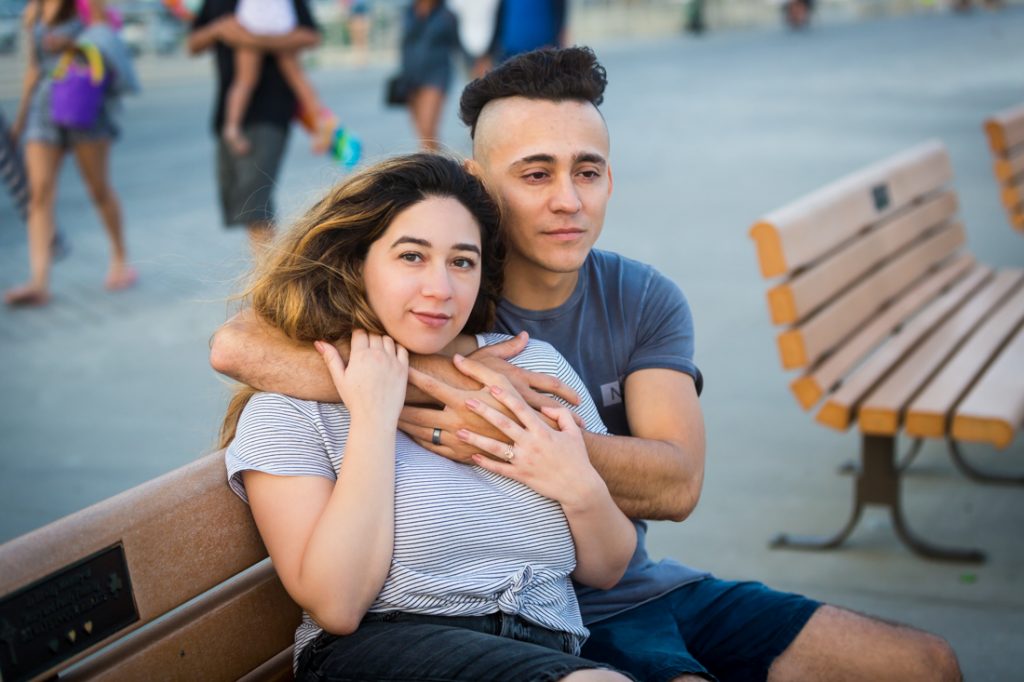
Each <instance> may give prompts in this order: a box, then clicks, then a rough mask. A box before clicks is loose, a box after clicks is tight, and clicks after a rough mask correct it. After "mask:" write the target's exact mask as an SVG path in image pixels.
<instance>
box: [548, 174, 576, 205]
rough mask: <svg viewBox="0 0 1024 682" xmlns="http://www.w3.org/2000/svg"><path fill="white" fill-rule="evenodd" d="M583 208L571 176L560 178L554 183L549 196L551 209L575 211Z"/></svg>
mask: <svg viewBox="0 0 1024 682" xmlns="http://www.w3.org/2000/svg"><path fill="white" fill-rule="evenodd" d="M582 208H583V202H582V201H580V194H579V190H578V188H577V187H576V183H574V182H573V181H572V177H571V176H567V177H564V178H560V179H559V180H558V181H557V182H556V183H555V188H554V194H553V195H552V197H551V210H552V211H554V212H555V213H577V212H579V211H580V209H582Z"/></svg>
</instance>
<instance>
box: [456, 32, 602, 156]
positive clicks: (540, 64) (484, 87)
mask: <svg viewBox="0 0 1024 682" xmlns="http://www.w3.org/2000/svg"><path fill="white" fill-rule="evenodd" d="M607 85H608V75H607V73H606V72H605V70H604V67H603V66H601V63H600V62H598V61H597V55H595V54H594V51H593V50H591V49H590V48H589V47H567V48H563V49H553V48H550V47H548V48H543V49H540V50H534V51H533V52H527V53H525V54H521V55H517V56H515V57H513V58H512V59H510V60H508V61H507V62H504V63H503V64H500V65H499V66H498V67H496V68H495V69H494V70H493V71H491V72H490V73H488V74H486V75H484V76H482V77H480V78H477V79H476V80H475V81H473V82H472V83H470V84H469V85H467V86H466V89H465V90H463V91H462V99H461V100H460V101H459V118H460V119H461V120H462V122H463V123H465V124H466V125H468V126H469V136H470V137H471V138H472V137H474V136H475V135H476V123H477V120H478V119H479V118H480V112H481V111H482V110H483V108H484V107H485V106H486V105H487V103H488V102H491V101H493V100H496V99H503V98H505V97H526V98H528V99H541V100H548V101H551V102H563V101H566V100H569V101H578V102H590V103H591V104H593V105H594V106H595V107H596V106H600V104H601V102H603V101H604V89H605V86H607Z"/></svg>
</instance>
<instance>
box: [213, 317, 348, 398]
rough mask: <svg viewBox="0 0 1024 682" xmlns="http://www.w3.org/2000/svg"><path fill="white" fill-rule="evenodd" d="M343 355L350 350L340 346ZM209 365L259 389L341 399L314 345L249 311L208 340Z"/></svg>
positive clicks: (297, 395)
mask: <svg viewBox="0 0 1024 682" xmlns="http://www.w3.org/2000/svg"><path fill="white" fill-rule="evenodd" d="M338 350H339V352H341V355H342V358H345V359H347V358H348V349H347V348H344V349H343V348H339V349H338ZM210 366H211V367H213V368H214V369H215V370H217V371H218V372H220V373H221V374H224V375H227V376H229V377H231V378H232V379H235V380H236V381H240V382H242V383H243V384H248V385H249V386H252V387H253V388H256V389H259V390H261V391H270V392H274V393H284V394H286V395H290V396H292V397H293V398H299V399H301V400H317V401H320V402H324V403H337V402H340V401H341V398H339V397H338V391H337V389H336V388H335V387H334V381H333V380H332V379H331V374H330V372H328V371H327V366H326V365H324V361H323V358H322V357H321V356H320V354H319V353H317V352H316V349H315V348H313V344H311V343H300V342H298V341H295V340H293V339H291V338H289V337H288V336H286V335H285V334H284V332H282V331H281V330H280V329H278V328H277V327H274V326H272V325H269V324H267V323H266V322H264V321H263V320H261V319H260V318H259V317H258V316H257V315H256V314H255V313H254V312H253V311H252V310H249V309H246V310H243V311H241V312H240V313H238V314H237V315H235V316H234V317H232V318H231V319H230V320H228V321H227V322H225V323H224V325H223V326H221V328H220V329H218V330H217V331H216V332H214V335H213V338H212V339H210Z"/></svg>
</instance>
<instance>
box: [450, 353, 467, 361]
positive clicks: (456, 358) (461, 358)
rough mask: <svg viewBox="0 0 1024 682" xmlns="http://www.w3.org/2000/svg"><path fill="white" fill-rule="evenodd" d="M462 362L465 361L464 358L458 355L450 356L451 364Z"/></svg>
mask: <svg viewBox="0 0 1024 682" xmlns="http://www.w3.org/2000/svg"><path fill="white" fill-rule="evenodd" d="M463 360H465V358H464V357H462V356H461V355H459V354H458V353H456V354H455V355H453V356H452V361H453V362H462V361H463Z"/></svg>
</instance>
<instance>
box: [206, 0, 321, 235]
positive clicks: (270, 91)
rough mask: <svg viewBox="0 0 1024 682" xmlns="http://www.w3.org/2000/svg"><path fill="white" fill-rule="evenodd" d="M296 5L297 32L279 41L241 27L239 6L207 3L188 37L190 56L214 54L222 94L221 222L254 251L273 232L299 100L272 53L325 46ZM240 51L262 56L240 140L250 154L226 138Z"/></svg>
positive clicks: (216, 128) (217, 110)
mask: <svg viewBox="0 0 1024 682" xmlns="http://www.w3.org/2000/svg"><path fill="white" fill-rule="evenodd" d="M291 1H292V2H293V3H294V9H295V19H296V25H295V28H293V29H292V30H290V31H288V32H286V33H281V34H278V35H258V36H257V35H254V34H252V33H250V32H249V31H247V30H246V29H245V28H243V27H242V26H241V24H239V23H238V20H237V19H236V17H235V10H236V8H237V5H238V1H237V0H205V2H203V4H202V6H201V7H200V8H199V11H198V12H197V13H196V17H195V20H194V21H193V24H192V31H191V33H190V34H189V39H188V46H189V51H190V52H191V53H192V54H199V53H201V52H204V51H206V50H208V49H210V48H214V50H215V60H216V69H217V93H216V99H215V100H214V111H213V121H212V129H213V134H214V136H215V139H216V140H217V152H216V159H217V160H216V170H217V172H216V175H217V186H218V190H219V196H220V207H221V216H222V218H223V221H224V225H225V226H226V227H234V226H244V227H245V228H246V231H247V233H248V235H249V243H250V245H251V246H252V248H253V250H254V252H255V251H257V250H258V249H259V248H260V247H261V246H262V245H263V244H265V243H266V241H267V240H268V239H269V238H270V236H271V235H272V233H273V226H274V222H275V219H276V208H275V204H274V188H275V187H276V186H277V177H278V173H279V171H280V167H281V159H282V158H283V156H284V153H285V150H286V149H287V145H288V135H289V127H290V124H291V120H292V118H293V116H294V115H295V111H296V102H297V100H296V96H295V93H294V92H293V91H292V89H291V88H290V87H289V85H288V82H287V80H286V79H285V77H284V75H283V74H282V73H281V70H280V68H279V66H278V60H277V58H276V57H275V54H276V53H278V52H295V51H298V50H302V49H306V48H310V47H315V46H316V45H318V44H319V42H320V33H319V29H318V28H317V26H316V23H315V22H314V20H313V16H312V14H311V13H310V11H309V8H308V7H307V5H306V3H305V1H304V0H291ZM236 48H247V49H253V50H259V51H260V52H262V53H264V56H263V63H262V64H261V66H260V71H259V80H258V81H257V83H256V86H255V88H254V89H253V92H252V98H251V101H250V102H249V104H248V106H247V107H246V109H245V116H244V119H243V121H242V131H241V134H242V135H243V136H244V138H245V140H246V141H247V142H248V145H249V149H248V152H247V153H245V154H238V153H236V150H235V149H234V148H233V147H232V146H231V145H230V144H229V142H228V141H227V140H225V139H224V137H223V136H222V135H221V133H222V131H223V129H224V123H225V112H226V106H227V96H228V92H229V91H230V88H231V85H232V82H233V80H234V74H235V55H234V52H235V49H236Z"/></svg>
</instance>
